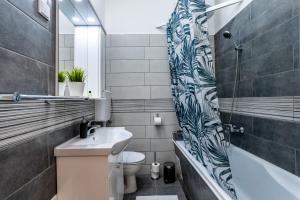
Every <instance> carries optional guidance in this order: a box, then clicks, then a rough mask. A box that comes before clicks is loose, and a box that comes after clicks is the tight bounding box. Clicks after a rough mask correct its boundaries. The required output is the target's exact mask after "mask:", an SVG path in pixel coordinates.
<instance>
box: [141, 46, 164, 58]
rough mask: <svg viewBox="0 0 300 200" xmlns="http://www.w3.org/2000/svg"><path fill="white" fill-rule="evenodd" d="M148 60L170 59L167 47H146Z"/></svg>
mask: <svg viewBox="0 0 300 200" xmlns="http://www.w3.org/2000/svg"><path fill="white" fill-rule="evenodd" d="M145 58H146V59H168V49H167V47H145Z"/></svg>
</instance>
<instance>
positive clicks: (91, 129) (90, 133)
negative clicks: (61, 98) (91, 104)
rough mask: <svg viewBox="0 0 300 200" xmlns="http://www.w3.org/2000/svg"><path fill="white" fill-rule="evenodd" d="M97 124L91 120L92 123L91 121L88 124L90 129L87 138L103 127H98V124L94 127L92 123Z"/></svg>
mask: <svg viewBox="0 0 300 200" xmlns="http://www.w3.org/2000/svg"><path fill="white" fill-rule="evenodd" d="M95 122H97V121H95V120H91V121H89V123H88V124H87V127H88V131H87V136H91V135H93V134H94V132H95V129H97V128H100V127H101V126H99V125H96V124H95V125H92V123H95Z"/></svg>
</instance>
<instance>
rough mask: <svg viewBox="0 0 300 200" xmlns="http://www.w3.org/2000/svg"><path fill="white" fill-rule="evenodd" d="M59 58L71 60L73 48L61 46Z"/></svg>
mask: <svg viewBox="0 0 300 200" xmlns="http://www.w3.org/2000/svg"><path fill="white" fill-rule="evenodd" d="M59 60H71V49H70V48H65V47H62V48H59Z"/></svg>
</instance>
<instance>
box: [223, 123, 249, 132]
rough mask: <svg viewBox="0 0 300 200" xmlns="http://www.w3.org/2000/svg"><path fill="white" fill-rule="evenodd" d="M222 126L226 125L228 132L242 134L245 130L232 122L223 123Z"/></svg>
mask: <svg viewBox="0 0 300 200" xmlns="http://www.w3.org/2000/svg"><path fill="white" fill-rule="evenodd" d="M224 126H225V127H226V129H227V130H228V131H229V132H230V133H241V134H243V133H244V132H245V129H244V127H239V128H238V127H237V126H236V125H233V124H224Z"/></svg>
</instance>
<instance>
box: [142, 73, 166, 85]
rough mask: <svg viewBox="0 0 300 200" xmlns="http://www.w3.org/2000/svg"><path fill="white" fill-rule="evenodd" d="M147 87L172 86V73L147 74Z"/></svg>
mask: <svg viewBox="0 0 300 200" xmlns="http://www.w3.org/2000/svg"><path fill="white" fill-rule="evenodd" d="M145 85H171V80H170V73H146V74H145Z"/></svg>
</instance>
